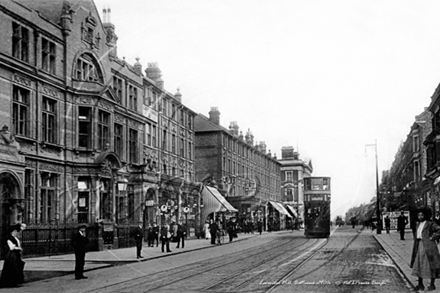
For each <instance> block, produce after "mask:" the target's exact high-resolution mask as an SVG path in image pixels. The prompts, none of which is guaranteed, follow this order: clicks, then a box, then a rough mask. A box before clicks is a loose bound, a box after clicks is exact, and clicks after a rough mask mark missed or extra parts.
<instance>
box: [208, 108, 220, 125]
mask: <svg viewBox="0 0 440 293" xmlns="http://www.w3.org/2000/svg"><path fill="white" fill-rule="evenodd" d="M209 120H210V121H211V122H212V123H214V124H217V125H220V111H219V110H218V108H217V107H211V111H209Z"/></svg>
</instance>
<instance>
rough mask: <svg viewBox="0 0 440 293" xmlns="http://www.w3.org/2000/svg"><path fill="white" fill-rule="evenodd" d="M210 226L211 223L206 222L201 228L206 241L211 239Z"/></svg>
mask: <svg viewBox="0 0 440 293" xmlns="http://www.w3.org/2000/svg"><path fill="white" fill-rule="evenodd" d="M211 222H212V220H211ZM210 226H211V223H210V222H208V221H206V222H205V226H204V227H203V230H204V232H205V239H206V240H208V239H211V232H209V228H210Z"/></svg>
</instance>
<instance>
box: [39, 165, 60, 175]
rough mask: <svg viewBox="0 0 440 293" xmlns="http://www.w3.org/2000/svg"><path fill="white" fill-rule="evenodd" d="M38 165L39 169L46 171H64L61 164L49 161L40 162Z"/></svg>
mask: <svg viewBox="0 0 440 293" xmlns="http://www.w3.org/2000/svg"><path fill="white" fill-rule="evenodd" d="M39 167H40V169H41V170H46V171H53V172H59V173H62V172H63V171H64V168H63V166H61V165H56V164H51V163H40V164H39Z"/></svg>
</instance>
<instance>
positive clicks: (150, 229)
mask: <svg viewBox="0 0 440 293" xmlns="http://www.w3.org/2000/svg"><path fill="white" fill-rule="evenodd" d="M154 239H155V237H154V230H153V227H152V226H151V224H150V223H148V227H147V242H148V247H153V246H154Z"/></svg>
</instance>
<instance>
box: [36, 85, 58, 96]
mask: <svg viewBox="0 0 440 293" xmlns="http://www.w3.org/2000/svg"><path fill="white" fill-rule="evenodd" d="M40 92H41V93H42V94H44V95H48V96H51V97H54V98H57V99H58V98H59V94H58V91H56V90H54V89H52V88H50V87H47V86H42V87H41V88H40Z"/></svg>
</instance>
